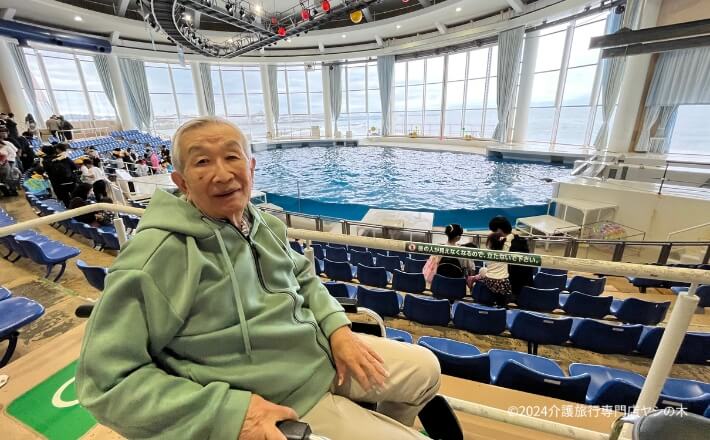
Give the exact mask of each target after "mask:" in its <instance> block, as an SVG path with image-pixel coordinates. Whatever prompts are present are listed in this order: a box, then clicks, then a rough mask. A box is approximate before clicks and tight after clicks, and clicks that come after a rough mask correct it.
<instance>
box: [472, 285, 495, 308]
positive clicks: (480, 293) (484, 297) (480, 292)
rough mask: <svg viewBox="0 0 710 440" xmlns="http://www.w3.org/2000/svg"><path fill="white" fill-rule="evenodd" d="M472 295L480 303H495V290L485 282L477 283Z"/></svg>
mask: <svg viewBox="0 0 710 440" xmlns="http://www.w3.org/2000/svg"><path fill="white" fill-rule="evenodd" d="M471 297H472V298H473V300H474V301H476V302H477V303H480V304H486V305H494V304H495V297H494V296H493V292H491V290H490V289H489V288H488V287H486V285H485V284H483V283H476V284H474V285H473V288H472V289H471Z"/></svg>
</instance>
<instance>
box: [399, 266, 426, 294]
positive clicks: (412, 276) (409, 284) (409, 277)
mask: <svg viewBox="0 0 710 440" xmlns="http://www.w3.org/2000/svg"><path fill="white" fill-rule="evenodd" d="M392 288H393V289H394V290H397V291H400V292H408V293H422V292H424V289H426V280H425V279H424V274H422V273H407V272H402V271H401V270H397V269H395V271H394V273H393V274H392Z"/></svg>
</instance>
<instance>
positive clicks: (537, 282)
mask: <svg viewBox="0 0 710 440" xmlns="http://www.w3.org/2000/svg"><path fill="white" fill-rule="evenodd" d="M533 287H537V288H538V289H560V290H564V289H565V288H566V287H567V275H566V274H560V275H552V274H549V273H545V272H538V273H537V274H535V278H533Z"/></svg>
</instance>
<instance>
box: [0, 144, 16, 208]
mask: <svg viewBox="0 0 710 440" xmlns="http://www.w3.org/2000/svg"><path fill="white" fill-rule="evenodd" d="M20 177H21V175H20V170H18V169H17V168H15V167H13V166H11V165H10V163H9V162H8V160H7V153H6V152H5V150H1V149H0V196H3V197H12V196H16V195H17V188H18V186H19V183H20Z"/></svg>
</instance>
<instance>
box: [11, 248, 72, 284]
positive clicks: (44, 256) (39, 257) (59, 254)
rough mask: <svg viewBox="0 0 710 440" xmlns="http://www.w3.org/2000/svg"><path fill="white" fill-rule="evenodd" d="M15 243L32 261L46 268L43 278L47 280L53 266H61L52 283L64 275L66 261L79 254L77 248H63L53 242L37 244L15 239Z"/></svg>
mask: <svg viewBox="0 0 710 440" xmlns="http://www.w3.org/2000/svg"><path fill="white" fill-rule="evenodd" d="M16 241H17V243H18V244H19V245H20V247H21V248H22V249H23V250H24V252H25V253H26V254H27V256H28V257H29V258H30V259H31V260H32V261H34V262H35V263H37V264H42V265H44V266H46V267H47V273H46V274H45V276H44V277H45V278H49V274H50V273H51V272H52V269H53V268H54V266H55V265H57V264H59V265H60V266H61V269H60V271H59V273H58V274H57V276H56V277H54V280H53V281H54V282H57V281H59V278H61V277H62V275H64V270H66V267H67V260H69V259H70V258H74V257H76V256H77V255H79V253H80V252H81V251H79V249H77V248H74V247H70V246H65V245H64V244H62V243H59V242H54V241H44V242H40V243H37V242H35V241H34V240H33V239H31V238H29V239H25V238H23V239H20V238H17V239H16Z"/></svg>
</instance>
